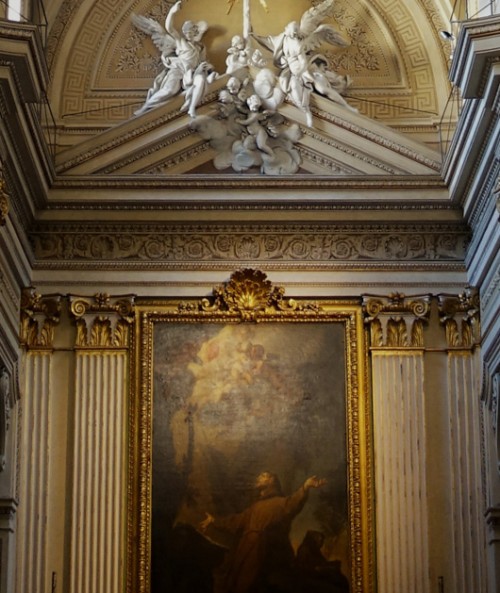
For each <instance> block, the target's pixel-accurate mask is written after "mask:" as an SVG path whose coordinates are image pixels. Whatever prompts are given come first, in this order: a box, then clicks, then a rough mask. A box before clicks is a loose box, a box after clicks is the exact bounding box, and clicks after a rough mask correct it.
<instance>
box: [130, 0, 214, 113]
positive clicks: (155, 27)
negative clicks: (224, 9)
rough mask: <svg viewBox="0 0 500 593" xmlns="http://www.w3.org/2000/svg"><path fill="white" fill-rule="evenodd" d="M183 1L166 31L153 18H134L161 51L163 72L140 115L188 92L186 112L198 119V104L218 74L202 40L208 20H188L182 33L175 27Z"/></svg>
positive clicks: (171, 13)
mask: <svg viewBox="0 0 500 593" xmlns="http://www.w3.org/2000/svg"><path fill="white" fill-rule="evenodd" d="M181 5H182V0H179V1H178V2H176V3H175V4H174V5H173V6H172V8H171V9H170V10H169V12H168V14H167V18H166V19H165V28H163V27H162V25H160V23H157V22H156V21H154V20H153V19H150V18H148V17H144V16H140V15H132V22H133V23H134V25H135V26H136V27H137V28H138V29H140V30H141V31H143V32H145V33H148V34H149V35H150V36H151V38H152V40H153V42H154V44H155V45H156V47H158V49H159V50H160V51H161V61H162V64H163V67H164V69H163V71H162V72H160V74H158V76H157V77H156V78H155V80H154V83H153V86H152V87H151V88H150V89H149V91H148V94H147V97H146V101H145V103H144V105H143V106H142V107H141V108H140V109H138V110H137V111H136V112H135V114H136V115H140V114H141V113H144V112H146V111H148V110H149V109H152V108H153V107H156V106H157V105H162V104H164V103H166V102H167V101H169V100H170V99H171V98H172V97H175V96H176V95H179V94H180V93H181V92H184V93H185V95H186V102H185V103H184V105H183V106H182V110H185V111H188V113H189V115H190V116H191V117H194V116H195V111H196V107H197V105H198V103H199V102H200V101H201V99H202V98H203V95H204V93H205V90H206V86H207V84H208V83H209V82H211V81H212V80H214V79H215V77H216V76H217V74H216V73H215V72H214V70H213V67H212V66H211V65H210V64H209V63H208V62H207V61H206V49H205V46H204V45H203V44H202V43H201V39H202V37H203V35H204V33H205V32H206V30H207V29H208V25H207V23H206V22H205V21H199V22H193V21H186V22H185V23H184V24H183V25H182V28H181V30H180V31H179V30H177V29H176V28H175V26H174V16H175V14H176V13H178V12H179V11H180V9H181Z"/></svg>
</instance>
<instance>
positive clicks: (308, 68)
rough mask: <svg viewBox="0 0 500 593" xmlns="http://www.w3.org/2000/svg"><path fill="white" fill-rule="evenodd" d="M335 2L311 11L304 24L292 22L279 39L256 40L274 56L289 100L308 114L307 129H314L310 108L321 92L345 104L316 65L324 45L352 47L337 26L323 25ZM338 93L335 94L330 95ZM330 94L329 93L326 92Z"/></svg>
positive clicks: (303, 19) (281, 82) (307, 13)
mask: <svg viewBox="0 0 500 593" xmlns="http://www.w3.org/2000/svg"><path fill="white" fill-rule="evenodd" d="M333 2H334V0H324V2H321V3H320V4H318V5H317V6H313V7H312V8H310V9H309V10H307V11H306V12H305V13H304V14H303V15H302V18H301V20H300V23H298V22H296V21H292V22H290V23H288V25H287V26H286V27H285V30H284V32H283V33H281V34H280V35H276V36H267V37H265V36H264V37H262V36H257V35H254V38H255V39H256V40H257V41H258V42H259V43H260V44H261V45H263V46H264V47H266V48H267V49H269V50H270V51H272V52H273V61H274V65H275V66H276V67H277V68H278V69H279V70H280V75H279V84H280V87H281V88H282V90H283V92H285V93H286V95H287V97H289V98H290V100H291V101H292V102H293V103H294V104H295V105H296V106H297V107H298V108H299V109H301V110H302V111H303V112H304V113H305V114H306V119H307V125H308V126H311V125H312V114H311V111H310V107H309V101H310V95H311V92H313V91H317V92H319V93H320V94H323V95H325V96H327V97H328V98H329V99H331V100H334V101H337V102H339V103H341V104H343V105H344V104H346V102H345V101H344V100H343V99H341V98H340V95H339V93H338V91H335V89H331V85H330V86H329V85H328V78H327V77H326V76H325V75H324V73H323V74H321V75H320V74H318V69H317V67H316V66H315V65H314V64H315V60H316V61H317V58H318V54H317V53H314V52H315V50H316V49H317V48H318V47H319V46H320V45H322V44H323V43H328V44H330V45H335V46H339V47H345V46H347V45H349V43H348V42H347V41H346V40H345V39H344V37H343V36H342V35H341V34H340V33H339V31H337V30H336V29H335V28H334V27H333V26H331V25H327V24H321V22H322V21H323V20H324V19H325V18H326V17H327V16H329V15H330V13H331V9H332V6H333ZM330 90H334V91H335V92H330ZM325 91H328V92H325Z"/></svg>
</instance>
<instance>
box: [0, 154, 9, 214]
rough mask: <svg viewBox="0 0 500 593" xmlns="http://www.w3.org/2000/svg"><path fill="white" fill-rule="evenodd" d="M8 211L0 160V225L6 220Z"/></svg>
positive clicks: (6, 192)
mask: <svg viewBox="0 0 500 593" xmlns="http://www.w3.org/2000/svg"><path fill="white" fill-rule="evenodd" d="M8 213H9V192H8V191H7V182H6V181H5V177H4V173H3V164H2V162H1V161H0V226H3V225H4V224H5V223H6V222H7V215H8Z"/></svg>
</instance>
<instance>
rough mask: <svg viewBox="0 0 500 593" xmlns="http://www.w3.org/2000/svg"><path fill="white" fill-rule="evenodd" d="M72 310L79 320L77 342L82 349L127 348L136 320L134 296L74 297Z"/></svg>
mask: <svg viewBox="0 0 500 593" xmlns="http://www.w3.org/2000/svg"><path fill="white" fill-rule="evenodd" d="M70 312H71V314H72V315H73V317H75V319H76V327H77V334H76V345H77V346H78V347H80V348H99V349H103V348H126V347H127V346H128V340H129V331H128V326H129V325H130V324H131V323H132V321H133V319H134V297H133V296H129V295H127V296H119V297H111V296H110V295H108V294H106V293H97V294H95V295H94V296H93V297H70Z"/></svg>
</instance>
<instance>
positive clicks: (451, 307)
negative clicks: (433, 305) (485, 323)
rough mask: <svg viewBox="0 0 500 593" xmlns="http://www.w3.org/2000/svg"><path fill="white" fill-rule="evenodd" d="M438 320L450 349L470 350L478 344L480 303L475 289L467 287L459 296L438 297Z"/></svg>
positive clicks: (445, 295)
mask: <svg viewBox="0 0 500 593" xmlns="http://www.w3.org/2000/svg"><path fill="white" fill-rule="evenodd" d="M438 306H439V319H440V322H441V324H442V325H443V326H444V328H445V332H446V341H447V343H448V347H450V348H472V347H473V346H475V345H476V344H478V343H479V340H480V336H481V327H480V301H479V292H478V291H477V289H475V288H472V287H468V288H466V289H465V290H464V292H462V293H461V294H459V295H449V294H441V295H438Z"/></svg>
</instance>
